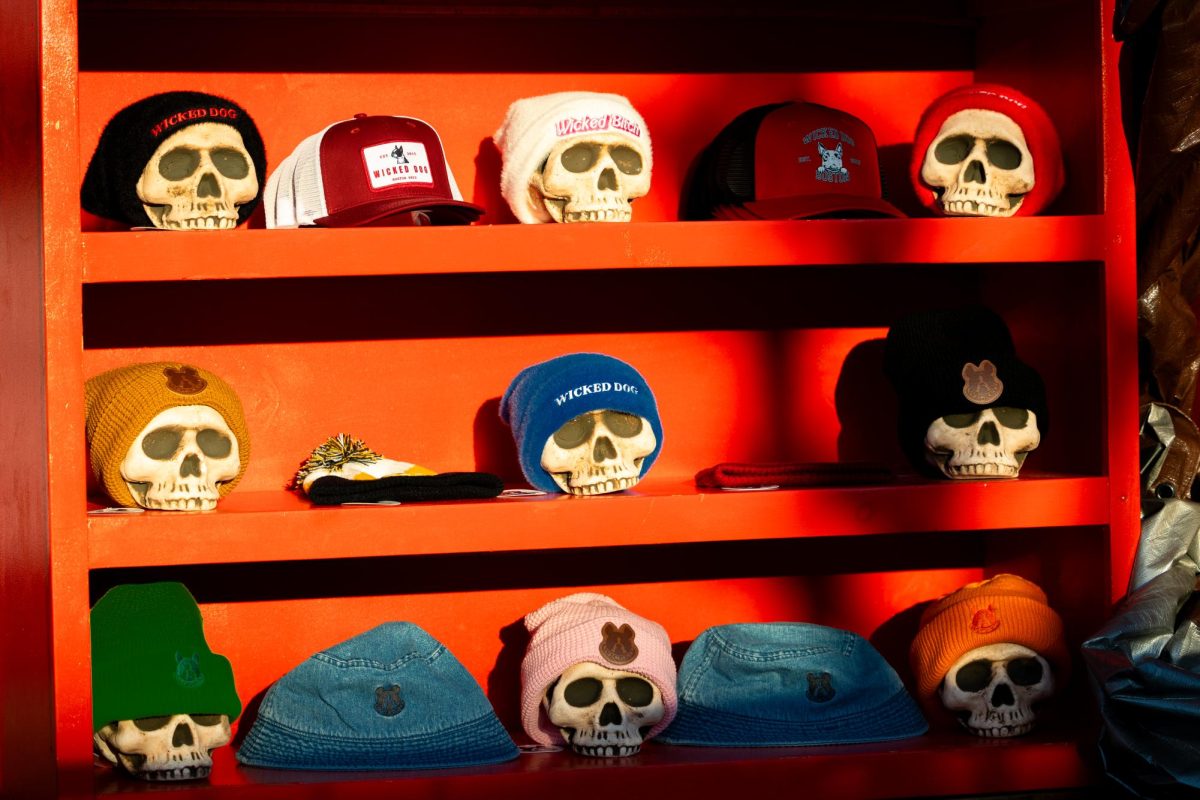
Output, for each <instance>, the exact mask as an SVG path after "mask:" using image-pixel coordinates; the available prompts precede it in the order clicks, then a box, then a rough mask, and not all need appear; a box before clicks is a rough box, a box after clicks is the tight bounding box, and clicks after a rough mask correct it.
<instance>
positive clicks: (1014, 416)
mask: <svg viewBox="0 0 1200 800" xmlns="http://www.w3.org/2000/svg"><path fill="white" fill-rule="evenodd" d="M992 413H993V414H995V415H996V419H998V420H999V421H1000V424H1001V425H1003V426H1004V427H1006V428H1013V429H1018V430H1019V429H1021V428H1024V427H1025V423H1027V422H1029V412H1028V411H1027V410H1026V409H1024V408H1009V407H1007V406H1001V407H1000V408H993V409H992Z"/></svg>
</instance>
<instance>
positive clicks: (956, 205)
mask: <svg viewBox="0 0 1200 800" xmlns="http://www.w3.org/2000/svg"><path fill="white" fill-rule="evenodd" d="M938 195H939V197H938V205H939V206H940V208H941V209H942V213H943V214H945V215H946V216H948V217H1011V216H1013V215H1014V214H1016V213H1017V211H1018V210H1020V208H1021V203H1022V201H1024V199H1025V195H1023V194H1010V195H1003V194H997V193H995V192H991V191H988V190H986V189H975V188H963V187H955V188H953V189H951V190H950V191H948V192H945V191H944V190H941V189H939V190H938Z"/></svg>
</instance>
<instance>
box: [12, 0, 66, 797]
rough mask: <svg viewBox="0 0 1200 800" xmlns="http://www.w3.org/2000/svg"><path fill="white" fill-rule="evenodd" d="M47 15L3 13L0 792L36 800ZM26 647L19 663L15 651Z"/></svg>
mask: <svg viewBox="0 0 1200 800" xmlns="http://www.w3.org/2000/svg"><path fill="white" fill-rule="evenodd" d="M39 21H40V9H39V3H38V2H36V0H25V2H12V3H9V4H6V5H5V8H4V13H3V14H0V67H2V68H3V79H2V80H0V118H3V120H4V124H3V125H0V164H3V165H4V173H5V174H4V185H3V190H2V191H0V219H3V220H4V224H3V225H0V263H2V264H3V270H4V279H3V285H2V286H0V289H2V291H0V365H2V368H3V373H2V374H3V380H0V408H2V409H3V410H4V413H3V414H0V442H3V445H4V447H5V448H6V450H7V452H10V453H20V454H22V456H21V457H20V458H5V459H2V460H0V493H2V494H3V497H4V513H3V516H2V517H0V520H2V521H0V553H2V554H3V556H2V557H0V608H3V610H4V611H3V614H0V641H3V642H5V643H6V645H7V647H6V648H5V655H4V657H3V658H0V707H2V708H3V709H4V724H3V733H2V738H0V742H2V746H0V794H2V795H4V796H5V797H17V796H21V797H27V796H28V797H33V796H37V795H39V794H44V793H46V792H47V790H46V788H45V787H43V786H42V785H41V784H42V783H43V782H44V781H45V776H46V775H48V774H52V772H53V768H54V741H55V736H54V733H55V730H54V701H53V688H54V684H53V680H52V678H51V652H52V634H51V621H50V619H51V617H50V607H49V603H48V600H49V596H50V548H49V541H50V539H49V497H48V489H47V477H48V475H49V467H48V456H47V448H46V442H47V428H46V396H45V382H46V363H45V357H44V356H45V346H44V345H45V340H46V331H45V317H44V315H43V296H44V295H43V293H44V285H43V271H42V267H43V264H42V252H41V235H40V231H41V227H42V208H41V198H42V181H43V176H42V173H41V171H40V169H39V168H40V166H41V164H42V159H41V151H40V147H41V134H40V130H41V118H40V116H39V114H40V110H41V103H40V100H39V96H38V86H39V84H40V62H39V57H40V44H39V37H40V32H39ZM17 642H19V643H20V657H19V658H18V657H16V648H15V647H12V643H17Z"/></svg>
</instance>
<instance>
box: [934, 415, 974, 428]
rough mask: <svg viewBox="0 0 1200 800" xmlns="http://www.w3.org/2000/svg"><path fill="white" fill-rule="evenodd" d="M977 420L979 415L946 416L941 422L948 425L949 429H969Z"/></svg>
mask: <svg viewBox="0 0 1200 800" xmlns="http://www.w3.org/2000/svg"><path fill="white" fill-rule="evenodd" d="M978 419H979V414H947V415H946V416H944V417H942V422H944V423H946V424H947V425H949V426H950V427H951V428H969V427H971V426H972V425H974V424H975V421H976V420H978Z"/></svg>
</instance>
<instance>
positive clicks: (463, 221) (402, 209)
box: [313, 197, 485, 228]
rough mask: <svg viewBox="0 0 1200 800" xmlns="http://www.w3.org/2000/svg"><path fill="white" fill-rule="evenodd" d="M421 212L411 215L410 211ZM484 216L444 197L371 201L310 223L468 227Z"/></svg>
mask: <svg viewBox="0 0 1200 800" xmlns="http://www.w3.org/2000/svg"><path fill="white" fill-rule="evenodd" d="M416 211H419V212H424V213H423V214H421V215H414V214H413V213H412V212H416ZM484 213H485V209H484V208H483V207H482V206H477V205H475V204H474V203H468V202H465V201H463V200H447V199H446V198H444V197H404V198H395V199H392V200H373V201H371V202H369V203H360V204H358V205H356V206H349V207H347V208H343V209H341V210H339V211H336V212H334V213H332V214H329V215H327V216H324V217H321V218H320V219H315V220H313V224H315V225H318V226H320V227H322V228H353V227H363V226H368V225H392V226H409V225H469V224H470V223H472V222H474V221H475V220H477V219H479V218H480V217H481V216H483V214H484Z"/></svg>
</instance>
